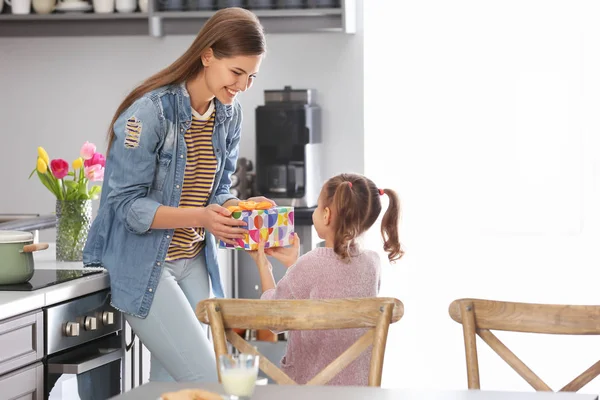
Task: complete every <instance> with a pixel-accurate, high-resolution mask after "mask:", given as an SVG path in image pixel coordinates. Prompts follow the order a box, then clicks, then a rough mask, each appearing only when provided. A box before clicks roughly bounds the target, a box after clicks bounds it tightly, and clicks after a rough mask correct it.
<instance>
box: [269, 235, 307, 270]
mask: <svg viewBox="0 0 600 400" xmlns="http://www.w3.org/2000/svg"><path fill="white" fill-rule="evenodd" d="M290 242H291V246H290V247H273V248H268V249H266V250H264V252H265V254H266V255H268V256H271V257H273V258H274V259H276V260H277V261H279V262H280V263H282V264H283V265H285V267H286V268H289V267H291V266H292V265H294V264H296V261H298V257H300V238H299V237H298V235H297V234H296V232H294V236H293V237H292V239H291V240H290Z"/></svg>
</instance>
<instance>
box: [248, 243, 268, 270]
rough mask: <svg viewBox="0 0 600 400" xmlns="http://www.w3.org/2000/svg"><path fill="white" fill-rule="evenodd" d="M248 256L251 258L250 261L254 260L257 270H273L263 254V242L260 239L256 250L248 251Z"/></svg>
mask: <svg viewBox="0 0 600 400" xmlns="http://www.w3.org/2000/svg"><path fill="white" fill-rule="evenodd" d="M248 254H249V255H250V257H252V259H253V260H254V262H255V263H256V265H257V266H258V268H259V269H261V268H269V270H270V269H272V268H273V266H272V265H271V263H270V262H269V260H268V259H267V256H266V254H265V242H264V240H262V239H261V241H260V242H259V243H258V250H252V251H248Z"/></svg>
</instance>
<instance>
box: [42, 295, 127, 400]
mask: <svg viewBox="0 0 600 400" xmlns="http://www.w3.org/2000/svg"><path fill="white" fill-rule="evenodd" d="M44 319H45V329H44V336H45V337H44V338H45V357H44V382H45V383H44V386H45V391H44V392H45V397H44V398H45V399H46V400H63V399H69V400H71V399H72V400H78V399H81V400H105V399H108V398H110V397H113V396H116V395H118V394H120V393H122V391H123V389H124V384H123V380H122V376H123V373H122V372H123V371H124V360H125V343H124V336H123V332H124V330H123V316H122V314H121V313H120V312H118V311H117V310H115V309H114V308H112V307H111V306H110V292H109V291H108V290H103V291H100V292H96V293H93V294H90V295H86V296H82V297H79V298H76V299H73V300H69V301H67V302H65V303H62V304H58V305H55V306H50V307H47V308H45V309H44Z"/></svg>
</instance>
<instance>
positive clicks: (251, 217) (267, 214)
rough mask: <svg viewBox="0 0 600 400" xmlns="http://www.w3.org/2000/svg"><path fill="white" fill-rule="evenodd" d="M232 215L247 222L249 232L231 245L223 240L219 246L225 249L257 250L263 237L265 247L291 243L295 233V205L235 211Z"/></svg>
mask: <svg viewBox="0 0 600 400" xmlns="http://www.w3.org/2000/svg"><path fill="white" fill-rule="evenodd" d="M231 217H232V218H235V219H241V220H242V221H244V222H246V224H247V226H246V228H247V229H248V233H247V234H245V235H244V236H245V237H244V238H243V239H236V242H237V244H236V245H231V244H227V243H225V242H223V241H220V242H219V247H221V248H225V249H244V250H257V249H258V243H259V242H260V239H261V237H262V238H263V239H264V240H265V248H269V247H283V246H288V245H290V244H291V243H290V240H291V239H292V237H293V234H294V207H272V208H269V209H266V210H239V211H233V212H232V213H231Z"/></svg>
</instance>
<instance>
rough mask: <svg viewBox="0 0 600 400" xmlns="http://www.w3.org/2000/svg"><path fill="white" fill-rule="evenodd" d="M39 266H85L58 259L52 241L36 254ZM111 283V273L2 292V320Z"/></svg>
mask: <svg viewBox="0 0 600 400" xmlns="http://www.w3.org/2000/svg"><path fill="white" fill-rule="evenodd" d="M33 258H34V260H35V268H36V269H83V263H81V262H58V261H56V259H55V246H54V244H53V243H51V244H50V247H49V248H48V249H47V250H43V251H39V252H36V253H34V256H33ZM109 286H110V283H109V279H108V273H107V272H106V271H103V272H102V273H100V274H93V275H90V276H86V277H83V278H79V279H73V280H71V281H67V282H64V283H60V284H58V285H53V286H50V287H47V288H43V289H38V290H33V291H30V292H18V291H14V292H10V291H0V320H3V319H6V318H10V317H14V316H16V315H19V314H23V313H26V312H29V311H34V310H37V309H40V308H42V307H45V306H49V305H52V304H57V303H60V302H63V301H65V300H69V299H73V298H75V297H79V296H83V295H86V294H88V293H93V292H97V291H99V290H103V289H106V288H108V287H109Z"/></svg>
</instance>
